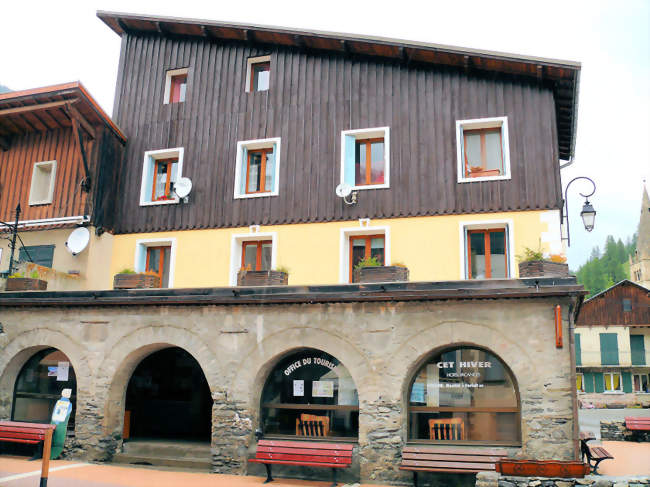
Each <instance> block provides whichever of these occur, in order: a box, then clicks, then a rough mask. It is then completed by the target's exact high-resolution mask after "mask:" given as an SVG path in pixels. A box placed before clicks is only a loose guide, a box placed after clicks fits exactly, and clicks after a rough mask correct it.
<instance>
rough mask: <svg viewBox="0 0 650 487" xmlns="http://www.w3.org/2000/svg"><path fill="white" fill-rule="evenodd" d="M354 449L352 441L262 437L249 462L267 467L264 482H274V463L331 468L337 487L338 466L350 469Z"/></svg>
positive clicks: (333, 484) (333, 482) (333, 481)
mask: <svg viewBox="0 0 650 487" xmlns="http://www.w3.org/2000/svg"><path fill="white" fill-rule="evenodd" d="M352 448H353V445H352V444H350V443H321V442H315V441H280V440H259V441H258V442H257V452H256V453H255V458H251V459H249V460H248V461H249V462H255V463H263V464H264V466H265V467H266V480H265V481H264V483H265V484H266V483H268V482H273V477H272V476H271V466H272V465H273V464H274V463H277V464H281V465H299V466H305V467H329V468H331V469H332V486H335V485H336V472H337V470H336V469H337V468H348V467H350V465H352Z"/></svg>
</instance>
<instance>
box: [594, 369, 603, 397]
mask: <svg viewBox="0 0 650 487" xmlns="http://www.w3.org/2000/svg"><path fill="white" fill-rule="evenodd" d="M594 383H595V384H594V385H595V387H594V389H595V391H596V392H605V378H604V377H603V373H602V372H594Z"/></svg>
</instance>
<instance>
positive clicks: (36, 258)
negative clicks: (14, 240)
mask: <svg viewBox="0 0 650 487" xmlns="http://www.w3.org/2000/svg"><path fill="white" fill-rule="evenodd" d="M28 253H29V255H28ZM30 258H31V259H30ZM18 260H19V261H21V262H33V263H34V264H38V265H42V266H43V267H49V268H52V261H53V260H54V245H28V246H27V247H20V250H19V251H18Z"/></svg>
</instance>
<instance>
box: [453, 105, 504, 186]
mask: <svg viewBox="0 0 650 487" xmlns="http://www.w3.org/2000/svg"><path fill="white" fill-rule="evenodd" d="M456 144H457V147H458V151H457V156H458V182H470V181H479V180H492V179H509V178H510V156H509V150H508V119H507V117H499V118H485V119H477V120H458V121H457V122H456Z"/></svg>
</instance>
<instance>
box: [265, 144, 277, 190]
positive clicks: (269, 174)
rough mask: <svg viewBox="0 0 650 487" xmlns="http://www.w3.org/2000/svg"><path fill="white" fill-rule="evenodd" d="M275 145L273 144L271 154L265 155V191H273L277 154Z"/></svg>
mask: <svg viewBox="0 0 650 487" xmlns="http://www.w3.org/2000/svg"><path fill="white" fill-rule="evenodd" d="M277 150H278V147H277V144H273V152H269V153H267V154H266V175H265V176H266V182H265V187H266V190H267V191H275V155H276V154H277Z"/></svg>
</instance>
